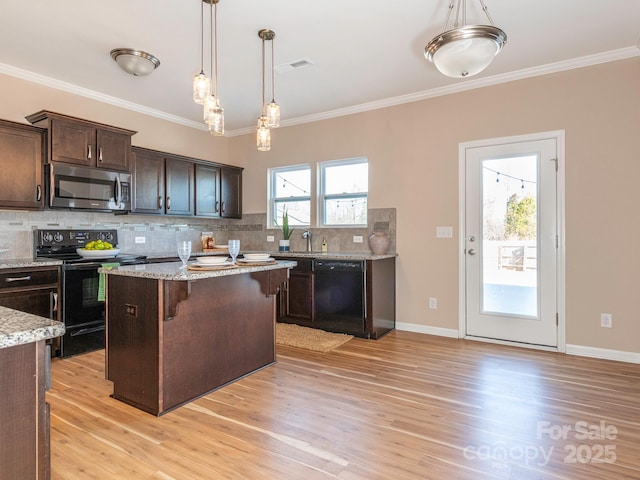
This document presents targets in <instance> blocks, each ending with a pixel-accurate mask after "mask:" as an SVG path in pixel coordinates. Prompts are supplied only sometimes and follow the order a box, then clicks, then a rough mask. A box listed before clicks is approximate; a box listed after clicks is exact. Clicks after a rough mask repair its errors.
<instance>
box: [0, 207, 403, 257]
mask: <svg viewBox="0 0 640 480" xmlns="http://www.w3.org/2000/svg"><path fill="white" fill-rule="evenodd" d="M266 220H267V215H266V213H252V214H245V215H244V216H243V218H242V219H241V220H223V219H215V220H214V219H207V218H200V217H170V216H152V215H135V214H132V215H113V214H110V213H99V212H78V211H74V212H70V211H66V210H44V211H39V212H24V211H0V251H2V250H4V249H7V251H6V252H4V253H0V258H28V257H31V256H32V255H33V231H34V230H35V229H39V228H40V229H45V228H46V229H55V228H60V229H101V228H111V229H113V228H115V229H117V230H118V240H119V247H120V249H121V250H122V251H123V252H125V253H134V254H135V253H138V254H144V255H153V254H168V253H173V252H174V251H175V244H176V240H178V239H184V240H191V241H192V242H194V251H199V250H201V244H200V237H201V233H202V232H213V236H214V237H215V239H216V243H220V244H223V243H226V242H227V240H229V239H231V238H238V239H240V244H241V246H242V250H265V251H277V250H278V241H279V240H280V239H282V233H281V232H280V230H279V229H267V228H266ZM310 230H311V232H312V245H313V250H314V251H320V246H321V243H322V239H323V238H324V239H325V240H326V242H327V246H328V250H329V252H360V253H361V252H369V251H370V250H369V244H368V242H367V240H368V236H369V235H370V234H371V233H372V232H373V231H374V230H375V231H378V230H382V231H384V232H385V233H386V234H387V235H388V236H389V237H390V239H391V244H390V246H389V253H394V252H395V251H396V209H395V208H376V209H369V211H368V226H367V228H311V229H310ZM303 231H304V229H296V230H295V231H294V232H293V235H292V236H291V250H292V251H304V250H305V249H306V240H305V239H303V238H302V232H303ZM267 236H273V237H274V242H267ZM354 236H362V237H363V242H362V243H354V241H353V237H354ZM136 238H138V239H141V238H144V243H136Z"/></svg>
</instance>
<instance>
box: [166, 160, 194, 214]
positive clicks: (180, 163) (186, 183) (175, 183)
mask: <svg viewBox="0 0 640 480" xmlns="http://www.w3.org/2000/svg"><path fill="white" fill-rule="evenodd" d="M194 171H195V170H194V164H193V162H190V161H188V160H182V159H180V158H176V157H173V156H168V157H166V158H165V165H164V172H165V189H166V194H167V197H166V199H165V212H166V214H167V215H182V216H190V215H193V213H194V208H195V203H194Z"/></svg>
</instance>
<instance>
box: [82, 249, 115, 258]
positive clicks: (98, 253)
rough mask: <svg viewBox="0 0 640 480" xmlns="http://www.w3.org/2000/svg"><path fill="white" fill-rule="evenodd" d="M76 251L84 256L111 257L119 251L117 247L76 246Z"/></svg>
mask: <svg viewBox="0 0 640 480" xmlns="http://www.w3.org/2000/svg"><path fill="white" fill-rule="evenodd" d="M76 253H77V254H78V255H80V256H81V257H84V258H111V257H115V256H116V255H118V254H119V253H120V249H119V248H110V249H108V250H87V249H86V248H76Z"/></svg>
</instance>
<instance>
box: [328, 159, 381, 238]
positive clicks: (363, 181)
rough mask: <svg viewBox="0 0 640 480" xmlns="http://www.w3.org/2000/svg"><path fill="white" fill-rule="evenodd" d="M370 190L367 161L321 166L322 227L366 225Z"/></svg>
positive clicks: (351, 160) (358, 160)
mask: <svg viewBox="0 0 640 480" xmlns="http://www.w3.org/2000/svg"><path fill="white" fill-rule="evenodd" d="M368 190H369V163H368V161H367V159H366V158H353V159H348V160H336V161H331V162H322V163H320V194H319V213H320V219H321V221H320V222H319V223H320V224H321V226H339V225H350V226H352V225H366V224H367V193H368Z"/></svg>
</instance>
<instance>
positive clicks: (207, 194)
mask: <svg viewBox="0 0 640 480" xmlns="http://www.w3.org/2000/svg"><path fill="white" fill-rule="evenodd" d="M196 215H197V216H200V217H221V218H242V169H241V168H237V167H229V166H222V165H216V164H205V163H196Z"/></svg>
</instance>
